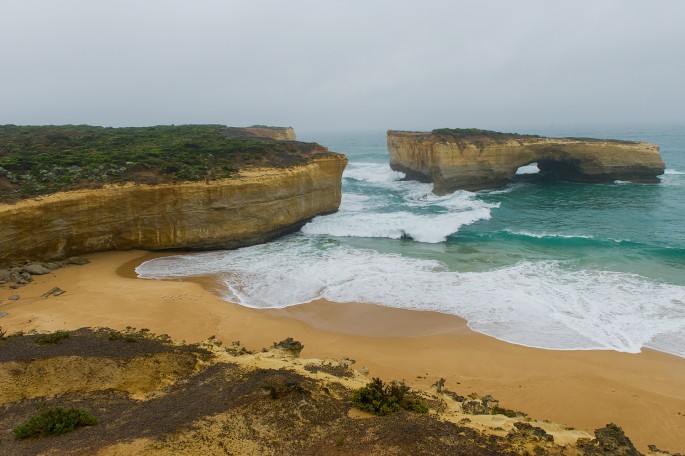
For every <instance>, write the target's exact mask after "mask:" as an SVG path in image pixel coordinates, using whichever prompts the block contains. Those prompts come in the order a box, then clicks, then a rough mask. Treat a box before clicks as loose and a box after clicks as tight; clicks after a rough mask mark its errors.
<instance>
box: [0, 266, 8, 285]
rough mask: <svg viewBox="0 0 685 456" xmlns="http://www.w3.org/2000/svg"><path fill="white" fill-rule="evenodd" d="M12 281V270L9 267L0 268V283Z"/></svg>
mask: <svg viewBox="0 0 685 456" xmlns="http://www.w3.org/2000/svg"><path fill="white" fill-rule="evenodd" d="M9 281H10V272H9V271H8V270H7V269H0V283H6V282H9Z"/></svg>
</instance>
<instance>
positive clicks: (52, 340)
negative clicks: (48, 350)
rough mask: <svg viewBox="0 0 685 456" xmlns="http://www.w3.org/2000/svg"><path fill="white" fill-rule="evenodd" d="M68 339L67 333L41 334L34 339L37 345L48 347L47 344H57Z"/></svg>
mask: <svg viewBox="0 0 685 456" xmlns="http://www.w3.org/2000/svg"><path fill="white" fill-rule="evenodd" d="M68 338H69V333H68V332H66V331H57V332H54V333H51V334H43V335H42V336H40V337H39V338H37V339H36V343H37V344H38V345H48V344H56V343H57V342H60V341H62V340H64V339H68Z"/></svg>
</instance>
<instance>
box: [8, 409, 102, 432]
mask: <svg viewBox="0 0 685 456" xmlns="http://www.w3.org/2000/svg"><path fill="white" fill-rule="evenodd" d="M96 424H98V419H97V418H96V417H94V416H93V415H91V413H90V412H88V411H87V410H83V409H75V408H64V407H53V408H51V409H48V410H46V411H44V412H43V413H41V414H40V415H36V416H34V417H31V418H29V419H28V420H26V421H25V422H24V423H22V424H20V425H19V426H17V427H15V428H14V429H13V430H12V432H14V437H15V438H16V439H28V438H32V437H46V436H49V435H60V434H64V433H66V432H71V431H73V430H74V429H76V428H78V427H82V426H93V425H96Z"/></svg>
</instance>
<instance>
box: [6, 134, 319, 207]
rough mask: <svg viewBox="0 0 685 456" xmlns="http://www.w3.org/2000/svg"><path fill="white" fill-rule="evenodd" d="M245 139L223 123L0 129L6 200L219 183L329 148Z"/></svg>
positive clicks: (289, 163)
mask: <svg viewBox="0 0 685 456" xmlns="http://www.w3.org/2000/svg"><path fill="white" fill-rule="evenodd" d="M238 134H240V130H239V129H231V128H228V127H225V126H222V125H179V126H166V125H162V126H155V127H130V128H110V127H94V126H89V125H58V126H17V125H0V202H2V201H5V202H12V201H15V200H18V199H22V198H29V197H34V196H38V195H44V194H49V193H54V192H57V191H65V190H73V189H78V188H98V187H101V186H102V185H104V184H117V183H123V182H136V183H147V184H157V183H164V182H176V181H200V180H216V179H222V178H226V177H230V176H231V175H232V174H233V173H235V172H236V171H237V170H238V169H240V168H241V167H243V166H255V165H260V166H261V165H264V166H288V165H292V164H297V163H303V162H306V161H307V158H308V156H309V155H310V154H311V153H313V152H321V151H324V150H325V148H323V147H321V146H319V145H318V144H306V143H298V142H295V141H277V140H271V139H266V138H254V137H252V138H250V137H235V135H238ZM231 135H233V136H231Z"/></svg>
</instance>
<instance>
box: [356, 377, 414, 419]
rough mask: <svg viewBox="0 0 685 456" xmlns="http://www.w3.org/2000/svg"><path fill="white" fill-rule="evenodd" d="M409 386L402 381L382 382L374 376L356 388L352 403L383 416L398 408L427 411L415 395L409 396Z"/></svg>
mask: <svg viewBox="0 0 685 456" xmlns="http://www.w3.org/2000/svg"><path fill="white" fill-rule="evenodd" d="M409 390H410V389H409V387H408V386H406V385H405V384H404V383H402V382H396V381H392V382H390V383H389V384H384V383H383V381H382V380H381V379H380V378H374V379H373V380H372V381H371V383H367V384H366V386H363V387H361V388H359V389H358V390H356V391H355V392H354V394H353V395H352V405H354V406H355V407H357V408H358V409H359V410H363V411H365V412H370V413H373V414H374V415H378V416H383V415H388V414H390V413H392V412H396V411H398V410H400V409H405V410H409V411H412V412H416V413H426V412H428V407H426V405H425V404H423V403H422V402H421V401H420V400H418V399H417V398H415V397H411V396H410V395H409V394H408V393H409Z"/></svg>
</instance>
